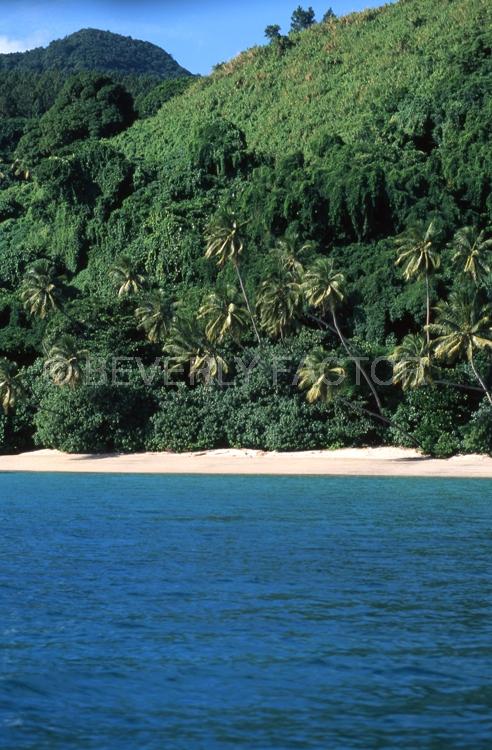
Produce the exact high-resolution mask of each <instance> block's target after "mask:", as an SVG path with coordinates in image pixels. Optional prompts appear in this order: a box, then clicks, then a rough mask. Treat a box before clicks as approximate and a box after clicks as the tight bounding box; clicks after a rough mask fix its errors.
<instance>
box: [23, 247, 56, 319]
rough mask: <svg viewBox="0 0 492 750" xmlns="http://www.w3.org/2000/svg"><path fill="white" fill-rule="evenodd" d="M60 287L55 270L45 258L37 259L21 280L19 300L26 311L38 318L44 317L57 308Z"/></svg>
mask: <svg viewBox="0 0 492 750" xmlns="http://www.w3.org/2000/svg"><path fill="white" fill-rule="evenodd" d="M59 296H60V289H59V287H58V286H57V281H56V277H55V270H54V268H53V266H52V264H51V263H50V262H49V261H47V260H38V261H36V263H34V264H33V265H32V266H31V268H29V269H28V270H27V271H26V273H25V275H24V279H23V282H22V287H21V300H22V303H23V305H24V307H25V308H26V310H28V312H29V313H30V314H31V315H34V316H35V317H38V318H46V317H47V316H48V315H49V313H50V312H53V311H54V310H57V309H58V307H59V305H58V299H59Z"/></svg>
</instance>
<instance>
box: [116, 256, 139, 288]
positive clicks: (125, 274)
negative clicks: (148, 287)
mask: <svg viewBox="0 0 492 750" xmlns="http://www.w3.org/2000/svg"><path fill="white" fill-rule="evenodd" d="M109 276H110V278H111V280H112V281H113V283H114V284H115V285H116V286H117V287H118V297H127V296H130V295H132V294H137V293H138V292H139V291H140V290H141V289H142V287H143V285H144V277H143V276H141V275H140V274H139V273H137V272H136V271H135V269H134V267H133V264H132V261H131V260H130V258H127V257H122V258H120V259H119V260H117V261H116V263H115V264H114V265H113V266H112V267H111V268H110V269H109Z"/></svg>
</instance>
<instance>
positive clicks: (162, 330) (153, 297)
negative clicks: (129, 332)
mask: <svg viewBox="0 0 492 750" xmlns="http://www.w3.org/2000/svg"><path fill="white" fill-rule="evenodd" d="M172 314H173V307H172V304H171V303H170V301H169V299H168V298H167V297H166V296H165V295H164V294H163V292H162V291H160V290H159V291H157V292H152V293H151V294H149V295H148V296H147V297H146V298H145V299H144V300H142V302H141V303H140V304H139V306H138V307H137V309H136V310H135V317H136V318H137V320H138V327H139V328H141V329H142V330H143V331H144V332H145V335H146V336H147V338H148V340H149V341H150V342H151V343H152V344H156V343H157V342H158V341H163V340H164V339H165V337H166V335H167V333H168V330H169V326H170V324H171V320H172Z"/></svg>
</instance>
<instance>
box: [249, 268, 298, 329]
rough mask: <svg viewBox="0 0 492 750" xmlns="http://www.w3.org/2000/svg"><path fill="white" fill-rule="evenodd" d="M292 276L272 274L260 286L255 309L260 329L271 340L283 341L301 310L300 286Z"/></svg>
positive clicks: (289, 274)
mask: <svg viewBox="0 0 492 750" xmlns="http://www.w3.org/2000/svg"><path fill="white" fill-rule="evenodd" d="M292 276H293V274H292V273H289V271H286V272H285V273H284V274H278V273H272V274H270V275H269V276H268V277H267V278H266V279H265V280H264V281H263V282H262V283H261V285H260V288H259V292H258V301H257V303H256V309H257V310H258V316H259V319H260V323H261V327H262V328H263V329H264V330H265V331H266V332H267V334H268V335H269V336H272V337H273V338H277V337H280V338H281V339H283V338H284V337H285V335H286V333H287V332H288V331H289V330H290V329H292V328H294V327H295V325H296V322H297V321H298V319H299V315H300V312H301V309H302V292H301V285H300V283H299V282H298V281H294V280H293V278H292Z"/></svg>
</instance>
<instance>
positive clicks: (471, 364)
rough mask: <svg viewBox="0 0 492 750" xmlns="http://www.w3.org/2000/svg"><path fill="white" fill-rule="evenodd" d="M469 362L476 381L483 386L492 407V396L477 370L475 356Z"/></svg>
mask: <svg viewBox="0 0 492 750" xmlns="http://www.w3.org/2000/svg"><path fill="white" fill-rule="evenodd" d="M468 361H469V363H470V367H471V368H472V370H473V374H474V375H475V377H476V379H477V380H478V382H479V383H480V385H481V386H482V388H483V392H484V393H485V395H486V396H487V399H488V401H489V403H490V405H491V406H492V396H491V395H490V393H489V391H488V390H487V386H486V385H485V383H484V381H483V380H482V378H481V377H480V374H479V372H478V370H477V368H476V367H475V362H474V361H473V356H471V357H469V359H468Z"/></svg>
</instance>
